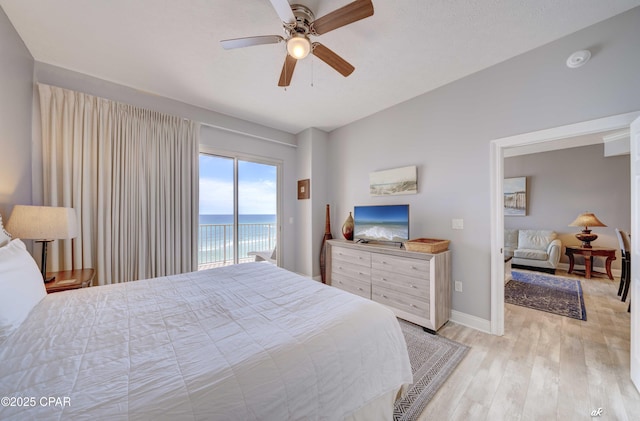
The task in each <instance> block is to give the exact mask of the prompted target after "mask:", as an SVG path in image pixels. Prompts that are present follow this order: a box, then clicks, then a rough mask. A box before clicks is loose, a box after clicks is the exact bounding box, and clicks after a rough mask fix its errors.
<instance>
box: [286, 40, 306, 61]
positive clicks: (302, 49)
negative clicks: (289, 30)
mask: <svg viewBox="0 0 640 421" xmlns="http://www.w3.org/2000/svg"><path fill="white" fill-rule="evenodd" d="M310 51H311V42H309V39H308V38H307V37H305V36H304V35H295V36H293V37H291V38H290V39H289V40H288V41H287V52H288V53H289V55H290V56H291V57H293V58H295V59H297V60H300V59H303V58H305V57H306V56H308V55H309V52H310Z"/></svg>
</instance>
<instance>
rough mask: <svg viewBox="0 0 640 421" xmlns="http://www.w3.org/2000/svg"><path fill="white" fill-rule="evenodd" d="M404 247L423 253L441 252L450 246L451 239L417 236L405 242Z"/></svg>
mask: <svg viewBox="0 0 640 421" xmlns="http://www.w3.org/2000/svg"><path fill="white" fill-rule="evenodd" d="M404 248H405V249H407V250H408V251H419V252H422V253H440V252H443V251H446V250H447V249H448V248H449V240H438V239H436V238H416V239H414V240H409V241H406V242H405V243H404Z"/></svg>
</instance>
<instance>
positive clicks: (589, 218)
mask: <svg viewBox="0 0 640 421" xmlns="http://www.w3.org/2000/svg"><path fill="white" fill-rule="evenodd" d="M569 226H570V227H584V229H583V230H582V232H579V233H578V234H576V238H577V239H578V240H580V241H582V247H583V248H586V249H590V248H592V247H591V242H592V241H595V240H596V238H598V235H597V234H592V233H591V230H590V229H589V227H606V225H605V224H603V223H602V222H601V221H600V220H599V219H598V218H596V216H595V215H594V214H593V213H591V212H585V213H581V214H580V215H578V217H577V218H576V220H575V221H573V222H572V223H570V224H569Z"/></svg>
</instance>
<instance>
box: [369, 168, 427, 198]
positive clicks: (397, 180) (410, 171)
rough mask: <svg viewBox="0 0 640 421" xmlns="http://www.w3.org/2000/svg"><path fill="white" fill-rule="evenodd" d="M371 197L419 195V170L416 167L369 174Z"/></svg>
mask: <svg viewBox="0 0 640 421" xmlns="http://www.w3.org/2000/svg"><path fill="white" fill-rule="evenodd" d="M369 193H370V194H371V196H388V195H396V194H416V193H418V169H417V167H416V166H415V165H412V166H410V167H402V168H395V169H393V170H385V171H376V172H372V173H369Z"/></svg>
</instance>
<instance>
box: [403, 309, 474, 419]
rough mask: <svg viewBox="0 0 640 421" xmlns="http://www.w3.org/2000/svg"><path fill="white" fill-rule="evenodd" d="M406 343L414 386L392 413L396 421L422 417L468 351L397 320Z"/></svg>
mask: <svg viewBox="0 0 640 421" xmlns="http://www.w3.org/2000/svg"><path fill="white" fill-rule="evenodd" d="M398 321H399V322H400V327H401V328H402V333H403V334H404V338H405V340H406V342H407V349H408V351H409V361H410V362H411V371H412V372H413V384H412V385H411V386H410V387H409V389H408V390H407V392H406V393H405V394H404V396H403V397H402V398H400V399H399V400H398V401H397V402H396V404H395V408H394V411H393V419H394V421H398V420H402V421H414V420H417V419H418V417H420V414H422V411H424V408H425V407H426V406H427V404H428V403H429V401H430V400H431V398H432V397H433V395H435V394H436V392H437V391H438V389H439V388H440V386H442V385H443V384H444V382H445V381H446V380H447V378H448V377H449V375H450V374H451V373H452V372H453V370H454V369H455V368H456V367H457V366H458V363H459V362H460V361H462V358H463V357H464V356H465V354H466V353H467V351H468V350H469V347H468V346H466V345H462V344H459V343H457V342H454V341H452V340H450V339H447V338H444V337H442V336H438V335H432V334H430V333H427V332H425V331H424V330H422V328H421V327H420V326H416V325H414V324H411V323H408V322H405V321H404V320H398Z"/></svg>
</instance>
